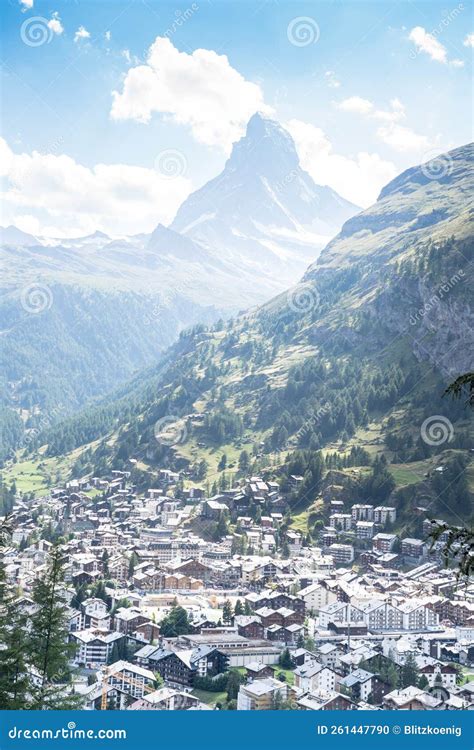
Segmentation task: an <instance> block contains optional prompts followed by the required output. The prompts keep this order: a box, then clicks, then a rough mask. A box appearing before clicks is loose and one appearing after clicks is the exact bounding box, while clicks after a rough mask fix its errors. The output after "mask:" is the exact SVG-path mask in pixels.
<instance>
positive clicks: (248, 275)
mask: <svg viewBox="0 0 474 750" xmlns="http://www.w3.org/2000/svg"><path fill="white" fill-rule="evenodd" d="M131 210H133V206H131ZM357 211H358V208H357V207H356V206H354V205H352V204H350V203H348V202H347V201H345V200H344V199H342V198H341V197H340V196H339V195H337V194H336V193H335V192H334V191H332V190H331V189H330V188H328V187H322V186H319V185H316V184H315V183H314V181H313V180H312V178H311V177H310V176H309V174H307V173H306V172H304V171H303V170H302V169H301V167H300V165H299V160H298V156H297V153H296V149H295V146H294V143H293V140H292V138H291V136H290V135H289V134H288V133H287V132H286V131H285V130H284V129H283V128H282V127H281V126H280V125H279V124H278V123H276V122H274V121H272V120H268V119H264V118H263V117H261V116H260V115H259V114H255V115H254V116H253V117H252V119H251V120H250V122H249V123H248V127H247V133H246V135H245V136H244V137H243V138H242V139H241V140H240V141H239V142H238V143H236V144H235V146H234V149H233V151H232V154H231V156H230V158H229V160H228V161H227V163H226V165H225V168H224V171H223V172H222V174H220V175H219V176H218V177H216V178H215V179H214V180H211V182H209V183H208V184H206V185H204V187H202V188H201V189H200V190H198V191H197V192H195V193H193V194H192V195H190V196H189V198H188V199H187V200H186V201H185V202H184V204H183V205H182V206H181V208H180V210H179V211H178V214H177V216H176V218H175V220H174V222H173V223H172V225H171V226H170V227H164V226H163V225H158V226H157V227H156V229H155V230H154V231H153V232H152V233H151V234H148V235H147V234H140V235H136V236H133V237H123V238H115V239H112V238H111V237H108V236H107V235H105V234H104V233H102V232H96V233H94V234H93V235H90V236H88V237H82V238H78V239H71V240H58V239H54V238H53V239H51V238H43V237H33V236H31V235H28V234H26V233H25V232H22V231H20V230H19V229H17V228H16V227H13V226H10V227H7V228H6V229H2V230H1V233H0V242H1V251H0V253H1V254H0V263H1V265H2V269H3V274H2V303H1V307H0V320H1V335H2V350H1V356H0V382H1V386H2V387H1V403H2V406H3V407H4V408H6V409H7V411H6V412H5V414H4V419H5V421H6V422H7V424H8V425H9V428H8V440H7V445H6V447H7V449H8V447H12V446H14V445H16V444H18V441H19V440H21V435H22V434H23V429H22V423H23V424H25V425H26V428H27V429H30V430H31V429H38V427H41V426H44V425H45V424H48V423H51V422H54V421H57V420H58V419H60V418H61V417H63V416H65V415H67V414H71V413H72V412H74V411H76V410H77V409H79V408H80V407H82V406H84V405H85V404H86V403H88V402H89V401H91V399H92V400H93V399H96V398H97V397H99V396H103V395H104V394H105V393H107V392H109V391H111V390H112V389H113V388H115V387H117V386H118V385H119V384H121V383H123V382H125V381H126V380H127V379H128V378H129V377H130V376H131V375H132V374H133V373H135V372H137V371H138V370H139V369H140V368H143V367H147V366H150V365H152V364H153V363H154V362H156V358H157V356H158V355H159V354H160V352H162V351H164V350H165V349H166V347H168V346H169V345H171V344H172V343H173V342H174V341H175V340H176V338H177V336H178V334H179V332H180V331H181V330H183V329H184V328H187V327H189V326H190V325H192V324H194V323H197V322H200V323H206V324H208V323H212V322H215V321H217V320H218V319H219V318H221V317H224V318H226V317H229V315H232V314H234V313H236V312H237V311H238V310H241V309H247V308H249V307H251V306H252V305H255V304H261V303H262V302H264V301H267V300H268V299H270V298H271V297H273V296H274V295H275V294H277V293H278V292H280V291H282V290H283V289H284V288H285V287H286V286H287V285H288V283H294V282H296V281H297V280H298V279H299V278H300V276H301V274H302V273H303V272H304V270H305V269H306V267H307V266H308V264H309V263H310V262H311V261H312V260H314V258H315V255H316V254H317V252H318V251H320V250H321V248H322V247H323V246H324V244H325V243H326V242H327V240H328V239H329V238H330V237H331V236H333V235H334V234H335V233H336V232H337V231H338V230H339V228H340V227H341V225H342V223H343V222H344V221H345V220H346V219H347V218H348V217H350V216H352V215H353V214H355V213H356V212H357ZM19 416H21V420H20V419H19Z"/></svg>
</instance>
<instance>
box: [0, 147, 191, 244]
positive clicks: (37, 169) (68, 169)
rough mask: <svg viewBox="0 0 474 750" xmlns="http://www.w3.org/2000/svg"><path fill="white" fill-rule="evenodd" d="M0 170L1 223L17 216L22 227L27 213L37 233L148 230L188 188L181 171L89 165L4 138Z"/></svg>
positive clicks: (176, 204)
mask: <svg viewBox="0 0 474 750" xmlns="http://www.w3.org/2000/svg"><path fill="white" fill-rule="evenodd" d="M0 174H1V175H2V176H3V177H4V178H5V180H6V183H7V184H6V188H5V191H4V193H3V195H2V198H3V201H4V206H5V211H4V214H5V219H4V220H3V223H4V224H5V223H12V224H17V223H19V220H20V221H22V222H23V225H24V226H26V225H25V222H24V217H25V216H27V217H29V218H28V222H29V223H30V225H32V224H33V223H34V222H37V223H38V224H37V227H36V228H35V232H36V233H38V232H43V233H45V234H48V227H51V226H53V227H55V231H56V232H58V233H59V234H58V236H61V235H62V236H78V235H81V234H88V233H90V232H93V231H95V230H96V229H99V230H101V231H103V232H106V233H108V234H111V235H112V236H114V235H115V236H116V235H120V234H133V233H138V232H146V231H151V230H152V229H154V227H155V226H156V225H157V224H158V222H163V223H164V224H167V223H169V222H170V221H171V220H172V218H173V216H174V214H175V212H176V210H177V209H178V207H179V206H180V204H181V203H182V201H183V200H184V199H185V198H186V197H187V196H188V195H189V193H190V191H191V183H190V181H189V180H188V179H187V178H186V177H184V176H177V177H176V178H174V179H164V178H163V177H161V176H160V174H159V173H158V172H157V171H155V170H154V169H146V168H144V167H134V166H129V165H126V164H96V165H95V166H94V167H92V168H89V167H85V166H83V165H82V164H78V163H77V162H76V161H74V159H72V158H71V157H69V156H66V155H53V154H40V153H38V152H37V151H33V152H32V153H31V154H27V153H23V154H15V153H14V152H13V151H12V150H11V149H10V147H9V146H8V144H7V142H6V141H5V140H4V139H3V138H0ZM18 217H19V218H18ZM22 217H23V218H22ZM25 231H26V230H25ZM49 231H50V230H49Z"/></svg>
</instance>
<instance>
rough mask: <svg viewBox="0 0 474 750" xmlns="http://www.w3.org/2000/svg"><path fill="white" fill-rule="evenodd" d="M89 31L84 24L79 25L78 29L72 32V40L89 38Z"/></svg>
mask: <svg viewBox="0 0 474 750" xmlns="http://www.w3.org/2000/svg"><path fill="white" fill-rule="evenodd" d="M90 37H91V35H90V32H89V31H87V29H86V28H84V26H79V28H78V30H77V31H76V33H75V34H74V41H75V42H79V41H80V40H81V39H90Z"/></svg>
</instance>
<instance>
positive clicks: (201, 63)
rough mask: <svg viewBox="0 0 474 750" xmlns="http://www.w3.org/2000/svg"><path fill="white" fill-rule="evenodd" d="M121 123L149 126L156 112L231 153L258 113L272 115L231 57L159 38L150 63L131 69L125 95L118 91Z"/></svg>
mask: <svg viewBox="0 0 474 750" xmlns="http://www.w3.org/2000/svg"><path fill="white" fill-rule="evenodd" d="M112 95H113V104H112V109H111V116H112V118H113V119H115V120H136V121H137V122H142V123H148V122H150V120H151V117H152V115H153V113H154V112H157V113H161V114H163V115H165V116H167V117H169V118H171V120H173V122H175V123H177V124H179V125H186V126H187V127H189V128H190V129H191V131H192V134H193V136H194V138H195V139H196V140H197V141H198V142H199V143H204V144H206V145H209V146H219V147H220V148H222V149H223V150H224V151H225V152H227V153H228V152H229V151H230V148H231V145H232V143H233V142H235V141H236V140H238V139H239V138H240V137H241V136H242V135H243V133H244V130H245V125H246V124H247V122H248V120H249V119H250V117H251V116H252V115H253V114H254V113H255V112H256V111H263V112H267V113H269V112H270V109H269V108H268V107H267V106H266V105H265V104H264V101H263V93H262V91H261V89H260V86H258V85H257V84H255V83H251V82H250V81H247V80H245V78H244V77H243V76H242V75H241V74H240V73H239V72H238V71H237V70H235V69H234V68H233V67H232V66H231V65H230V63H229V60H228V59H227V57H226V55H218V54H217V53H216V52H214V51H212V50H207V49H197V50H195V51H194V52H193V53H192V54H188V53H186V52H179V50H177V49H176V48H175V47H174V46H173V44H172V43H171V41H170V40H169V39H167V38H165V37H157V38H156V39H155V41H154V43H153V44H152V45H151V47H150V49H149V51H148V56H147V63H146V64H145V65H137V66H136V67H134V68H131V69H130V70H129V71H128V72H127V74H126V76H125V80H124V83H123V89H122V92H121V93H120V92H118V91H114V92H113V94H112Z"/></svg>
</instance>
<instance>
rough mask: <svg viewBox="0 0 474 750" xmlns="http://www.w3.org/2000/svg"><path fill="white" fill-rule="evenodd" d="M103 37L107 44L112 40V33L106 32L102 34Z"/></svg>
mask: <svg viewBox="0 0 474 750" xmlns="http://www.w3.org/2000/svg"><path fill="white" fill-rule="evenodd" d="M104 36H105V38H106V40H107V41H108V42H110V40H111V39H112V32H111V31H106V32H105V34H104Z"/></svg>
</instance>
